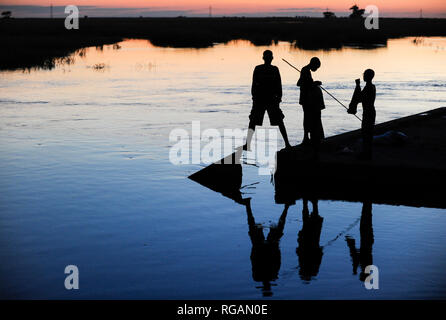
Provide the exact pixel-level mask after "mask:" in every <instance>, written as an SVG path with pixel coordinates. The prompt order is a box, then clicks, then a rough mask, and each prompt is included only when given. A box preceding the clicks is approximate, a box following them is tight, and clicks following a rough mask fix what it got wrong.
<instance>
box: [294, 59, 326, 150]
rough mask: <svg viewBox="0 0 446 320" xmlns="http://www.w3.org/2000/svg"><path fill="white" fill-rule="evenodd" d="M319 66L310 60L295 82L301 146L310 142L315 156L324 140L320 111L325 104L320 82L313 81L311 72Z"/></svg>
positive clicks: (314, 60) (315, 60)
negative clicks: (302, 130) (301, 139)
mask: <svg viewBox="0 0 446 320" xmlns="http://www.w3.org/2000/svg"><path fill="white" fill-rule="evenodd" d="M320 66H321V61H320V60H319V58H317V57H313V58H311V60H310V63H309V64H308V65H306V66H305V67H303V68H302V70H301V73H300V78H299V81H297V86H298V87H300V97H299V104H301V105H302V109H303V112H304V121H303V125H304V139H303V141H302V144H303V145H308V144H310V142H311V144H312V145H313V147H314V148H315V154H316V155H317V154H318V151H319V144H320V142H321V140H322V139H323V138H324V129H323V126H322V119H321V110H323V109H324V108H325V104H324V98H323V96H322V91H321V89H320V87H319V86H320V85H321V84H322V82H320V81H314V80H313V77H312V76H311V71H313V72H314V71H316V70H317V69H319V67H320ZM310 137H311V139H310Z"/></svg>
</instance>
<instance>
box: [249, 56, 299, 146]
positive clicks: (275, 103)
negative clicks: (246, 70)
mask: <svg viewBox="0 0 446 320" xmlns="http://www.w3.org/2000/svg"><path fill="white" fill-rule="evenodd" d="M263 60H264V61H265V63H264V64H261V65H258V66H257V67H255V69H254V74H253V77H252V87H251V94H252V100H253V105H252V109H251V114H250V115H249V130H248V136H247V138H246V144H245V145H244V146H243V149H244V150H250V149H251V140H252V136H253V135H254V131H255V128H256V126H261V125H262V124H263V117H264V115H265V111H266V112H268V117H269V121H270V124H271V125H272V126H279V130H280V133H281V134H282V137H283V140H284V141H285V146H286V147H287V148H289V147H291V145H290V143H289V141H288V135H287V132H286V129H285V125H284V123H283V119H284V118H285V116H284V114H283V112H282V110H280V107H279V104H280V102H281V101H282V80H281V78H280V72H279V69H278V68H277V67H276V66H273V65H271V62H272V60H273V53H272V52H271V51H270V50H265V51H264V52H263Z"/></svg>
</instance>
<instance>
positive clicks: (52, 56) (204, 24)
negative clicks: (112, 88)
mask: <svg viewBox="0 0 446 320" xmlns="http://www.w3.org/2000/svg"><path fill="white" fill-rule="evenodd" d="M0 35H1V39H2V42H3V44H4V45H3V46H2V49H1V50H0V70H16V69H31V68H45V69H51V68H52V67H54V64H55V62H56V61H57V60H58V59H59V60H60V59H63V58H64V57H66V56H67V55H69V54H71V53H73V52H75V51H76V50H78V49H81V48H85V47H91V46H102V45H105V44H113V43H116V42H119V41H121V40H122V39H124V38H139V39H148V40H150V41H151V42H152V43H153V44H154V45H157V46H163V47H190V48H205V47H211V46H213V45H214V44H215V43H226V42H228V41H231V40H235V39H245V40H249V41H251V42H252V43H253V44H255V45H269V44H271V43H274V42H277V41H289V42H292V43H294V44H295V45H296V46H297V47H299V48H302V49H327V50H330V49H339V48H342V47H343V46H345V45H359V46H363V47H373V46H376V45H386V43H387V40H388V39H391V38H399V37H406V36H446V19H409V18H381V19H380V20H379V29H378V30H367V29H366V28H365V27H364V22H363V20H361V19H360V20H356V19H348V18H336V19H323V18H182V17H179V18H81V19H80V21H79V29H78V30H67V29H65V27H64V19H62V18H57V19H56V18H55V19H40V18H28V19H3V20H0Z"/></svg>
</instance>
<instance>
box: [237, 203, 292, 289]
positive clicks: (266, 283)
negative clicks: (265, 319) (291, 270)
mask: <svg viewBox="0 0 446 320" xmlns="http://www.w3.org/2000/svg"><path fill="white" fill-rule="evenodd" d="M245 206H246V213H247V215H248V225H249V237H250V238H251V243H252V250H251V264H252V278H253V279H254V281H258V282H262V286H261V288H262V292H263V296H272V291H271V281H275V280H277V278H278V276H279V270H280V263H281V257H280V248H279V242H280V239H281V238H282V236H283V229H284V227H285V220H286V216H287V213H288V207H289V205H285V208H284V210H283V212H282V215H281V216H280V218H279V222H278V223H277V225H276V226H271V227H270V231H269V233H268V236H267V237H266V239H265V236H264V234H263V227H262V226H261V225H257V224H256V222H255V219H254V216H253V214H252V210H251V202H250V199H247V200H245Z"/></svg>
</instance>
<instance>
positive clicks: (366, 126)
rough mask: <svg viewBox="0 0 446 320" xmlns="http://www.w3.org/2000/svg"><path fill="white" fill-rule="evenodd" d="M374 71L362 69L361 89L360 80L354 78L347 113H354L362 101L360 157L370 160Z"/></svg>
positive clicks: (373, 108) (373, 116) (374, 93)
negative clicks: (354, 85)
mask: <svg viewBox="0 0 446 320" xmlns="http://www.w3.org/2000/svg"><path fill="white" fill-rule="evenodd" d="M374 76H375V72H374V71H373V70H372V69H367V70H366V71H364V75H363V79H364V81H365V82H366V85H365V86H364V89H362V91H361V85H360V80H359V79H356V88H355V91H354V93H353V97H352V101H351V102H350V105H349V109H348V113H352V114H356V110H357V106H358V103H359V102H362V109H363V112H362V125H361V133H362V146H363V147H362V153H361V155H360V158H361V159H364V160H370V159H371V158H372V146H373V127H374V126H375V119H376V110H375V98H376V88H375V85H374V84H373V83H372V80H373V77H374Z"/></svg>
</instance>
